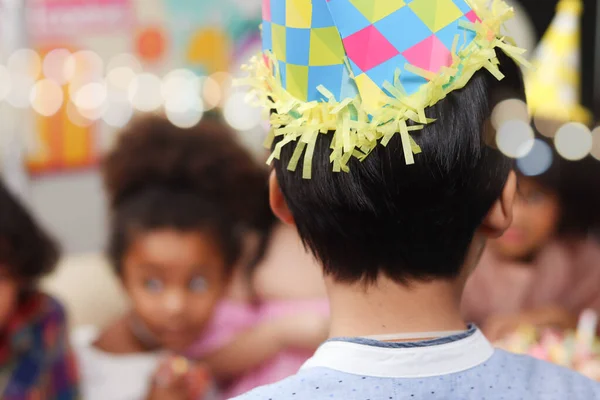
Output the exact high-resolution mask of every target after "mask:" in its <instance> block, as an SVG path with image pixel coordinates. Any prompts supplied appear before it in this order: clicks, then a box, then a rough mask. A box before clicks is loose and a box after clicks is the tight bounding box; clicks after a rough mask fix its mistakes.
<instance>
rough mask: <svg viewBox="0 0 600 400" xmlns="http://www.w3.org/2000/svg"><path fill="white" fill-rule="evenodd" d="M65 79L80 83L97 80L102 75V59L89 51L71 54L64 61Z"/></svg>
mask: <svg viewBox="0 0 600 400" xmlns="http://www.w3.org/2000/svg"><path fill="white" fill-rule="evenodd" d="M64 71H65V77H66V78H67V79H68V80H69V81H73V82H81V81H91V80H99V79H101V78H102V75H103V73H104V62H103V61H102V58H100V56H99V55H98V54H96V53H95V52H93V51H91V50H82V51H78V52H76V53H73V54H71V55H70V56H69V57H68V58H67V60H66V61H65V68H64Z"/></svg>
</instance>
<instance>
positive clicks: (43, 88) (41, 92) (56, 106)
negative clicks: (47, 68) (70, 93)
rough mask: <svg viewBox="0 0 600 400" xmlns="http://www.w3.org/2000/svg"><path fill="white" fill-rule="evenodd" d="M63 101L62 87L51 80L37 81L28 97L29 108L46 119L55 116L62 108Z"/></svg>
mask: <svg viewBox="0 0 600 400" xmlns="http://www.w3.org/2000/svg"><path fill="white" fill-rule="evenodd" d="M63 100H64V95H63V90H62V87H60V85H59V84H58V83H56V82H55V81H54V80H52V79H42V80H40V81H37V82H36V83H35V85H34V86H33V88H32V89H31V93H30V96H29V101H30V102H31V107H32V108H33V109H34V110H35V111H36V112H37V113H38V114H40V115H43V116H46V117H49V116H52V115H54V114H56V113H57V112H58V110H60V108H61V107H62V105H63Z"/></svg>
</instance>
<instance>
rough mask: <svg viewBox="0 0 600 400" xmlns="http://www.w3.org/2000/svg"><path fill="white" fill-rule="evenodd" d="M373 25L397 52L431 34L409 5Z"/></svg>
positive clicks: (408, 47)
mask: <svg viewBox="0 0 600 400" xmlns="http://www.w3.org/2000/svg"><path fill="white" fill-rule="evenodd" d="M374 25H375V28H377V29H378V30H379V32H381V34H382V35H383V36H385V38H386V39H387V40H389V42H390V43H391V44H392V45H393V46H394V47H395V48H396V50H398V52H399V53H402V52H404V51H406V50H408V49H410V48H411V47H413V46H414V45H416V44H417V43H421V42H422V41H423V40H425V39H427V38H428V37H429V36H431V34H432V32H431V30H430V29H429V28H428V27H427V25H425V24H424V23H423V21H421V19H420V18H419V17H418V16H417V15H416V14H415V13H414V11H413V10H412V9H411V8H410V7H402V8H400V9H399V10H398V11H395V12H393V13H391V14H390V15H388V16H387V17H385V18H383V19H382V20H379V21H377V22H375V24H374Z"/></svg>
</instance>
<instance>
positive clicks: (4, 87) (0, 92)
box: [0, 65, 12, 100]
mask: <svg viewBox="0 0 600 400" xmlns="http://www.w3.org/2000/svg"><path fill="white" fill-rule="evenodd" d="M11 85H12V84H11V78H10V71H9V70H8V68H6V67H5V66H4V65H0V100H4V99H5V98H6V96H8V94H9V93H10V87H11Z"/></svg>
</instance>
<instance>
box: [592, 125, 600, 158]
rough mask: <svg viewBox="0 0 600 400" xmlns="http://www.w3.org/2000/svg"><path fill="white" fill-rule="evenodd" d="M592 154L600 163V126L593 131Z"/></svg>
mask: <svg viewBox="0 0 600 400" xmlns="http://www.w3.org/2000/svg"><path fill="white" fill-rule="evenodd" d="M590 154H591V155H592V157H594V158H595V159H596V160H598V161H600V126H598V127H596V128H594V130H593V131H592V150H591V151H590Z"/></svg>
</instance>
